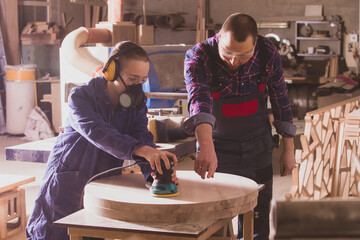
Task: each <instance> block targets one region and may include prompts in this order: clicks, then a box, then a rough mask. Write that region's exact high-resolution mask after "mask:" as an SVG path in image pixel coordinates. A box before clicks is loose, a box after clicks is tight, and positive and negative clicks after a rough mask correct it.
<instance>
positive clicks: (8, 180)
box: [0, 174, 35, 193]
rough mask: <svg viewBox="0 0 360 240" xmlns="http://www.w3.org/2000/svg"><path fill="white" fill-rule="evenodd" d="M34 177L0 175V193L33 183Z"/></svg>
mask: <svg viewBox="0 0 360 240" xmlns="http://www.w3.org/2000/svg"><path fill="white" fill-rule="evenodd" d="M34 181H35V177H30V176H20V175H4V174H1V175H0V193H3V192H6V191H9V190H12V189H15V188H17V187H19V186H21V185H24V184H27V183H30V182H34Z"/></svg>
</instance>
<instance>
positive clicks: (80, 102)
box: [68, 88, 150, 159]
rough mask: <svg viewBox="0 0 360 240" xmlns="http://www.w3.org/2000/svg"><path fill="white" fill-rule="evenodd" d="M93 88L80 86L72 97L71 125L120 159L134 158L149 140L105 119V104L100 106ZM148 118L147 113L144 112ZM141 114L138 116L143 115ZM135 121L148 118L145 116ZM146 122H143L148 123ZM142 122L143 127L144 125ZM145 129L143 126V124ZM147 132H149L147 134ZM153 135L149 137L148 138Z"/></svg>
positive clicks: (100, 147)
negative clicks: (123, 129)
mask: <svg viewBox="0 0 360 240" xmlns="http://www.w3.org/2000/svg"><path fill="white" fill-rule="evenodd" d="M91 91H92V90H89V89H86V90H85V89H84V88H76V89H74V90H73V91H72V93H71V94H70V96H69V101H68V102H69V107H70V114H69V121H70V124H71V127H72V128H74V129H75V130H76V131H77V132H78V133H80V134H81V135H82V136H83V137H84V138H86V139H87V140H88V141H89V142H91V143H92V144H93V145H95V146H96V147H97V148H99V149H101V150H103V151H105V152H107V153H109V154H111V155H113V156H114V157H116V158H118V159H132V153H133V151H134V150H135V149H136V148H138V147H141V146H144V145H148V144H149V141H150V140H149V139H146V141H144V138H143V137H141V138H139V139H136V138H135V137H133V136H130V135H128V134H121V133H120V132H119V131H118V130H117V129H116V128H115V127H114V126H113V125H111V124H110V123H108V122H107V121H105V120H104V117H103V116H102V110H101V109H99V108H101V106H97V105H96V95H95V92H91ZM143 114H144V115H145V116H144V117H146V114H145V113H143ZM139 117H140V115H138V116H137V118H139ZM135 121H144V120H143V118H142V120H141V119H135ZM144 124H145V125H146V124H147V122H146V123H144ZM144 124H143V125H144ZM143 125H142V126H143ZM141 129H143V127H141ZM145 135H146V134H145ZM147 138H149V137H147Z"/></svg>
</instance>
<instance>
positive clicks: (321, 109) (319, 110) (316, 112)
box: [306, 96, 360, 116]
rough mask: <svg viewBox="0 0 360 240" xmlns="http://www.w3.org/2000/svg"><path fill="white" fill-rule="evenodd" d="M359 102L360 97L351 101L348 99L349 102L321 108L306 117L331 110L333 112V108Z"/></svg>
mask: <svg viewBox="0 0 360 240" xmlns="http://www.w3.org/2000/svg"><path fill="white" fill-rule="evenodd" d="M359 101H360V96H359V97H353V98H350V99H347V100H344V101H341V102H338V103H334V104H331V105H328V106H325V107H322V108H319V109H317V110H314V111H311V112H307V113H306V115H307V116H313V115H315V114H318V113H321V112H326V111H329V110H331V109H333V108H337V107H338V106H339V105H345V104H347V103H348V102H359Z"/></svg>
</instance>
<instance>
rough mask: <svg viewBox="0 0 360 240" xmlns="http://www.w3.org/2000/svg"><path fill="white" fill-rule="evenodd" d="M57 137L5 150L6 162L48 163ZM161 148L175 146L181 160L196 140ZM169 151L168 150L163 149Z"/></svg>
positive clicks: (192, 149)
mask: <svg viewBox="0 0 360 240" xmlns="http://www.w3.org/2000/svg"><path fill="white" fill-rule="evenodd" d="M55 141H56V137H53V138H48V139H44V140H38V141H33V142H28V143H23V144H18V145H15V146H10V147H6V148H5V155H6V160H10V161H25V162H40V163H46V162H47V161H48V158H49V156H50V152H51V150H52V148H53V147H54V145H55ZM158 145H159V146H160V148H161V147H162V146H164V145H166V146H168V147H169V146H173V149H171V150H170V151H171V152H173V153H174V154H176V155H177V156H178V158H181V157H183V156H186V155H190V154H193V153H195V145H196V140H195V138H194V137H188V138H186V139H181V140H177V141H174V142H169V143H166V144H161V143H159V144H158ZM163 150H167V149H163Z"/></svg>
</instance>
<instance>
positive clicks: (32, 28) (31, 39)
mask: <svg viewBox="0 0 360 240" xmlns="http://www.w3.org/2000/svg"><path fill="white" fill-rule="evenodd" d="M59 33H60V29H59V27H58V26H57V25H50V24H49V23H47V22H31V23H28V24H27V25H26V26H25V27H24V29H23V30H22V32H21V43H22V44H23V45H32V44H54V43H56V42H57V41H59V39H58V38H59Z"/></svg>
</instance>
